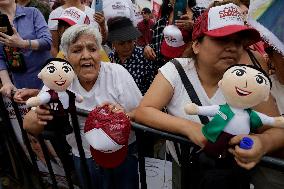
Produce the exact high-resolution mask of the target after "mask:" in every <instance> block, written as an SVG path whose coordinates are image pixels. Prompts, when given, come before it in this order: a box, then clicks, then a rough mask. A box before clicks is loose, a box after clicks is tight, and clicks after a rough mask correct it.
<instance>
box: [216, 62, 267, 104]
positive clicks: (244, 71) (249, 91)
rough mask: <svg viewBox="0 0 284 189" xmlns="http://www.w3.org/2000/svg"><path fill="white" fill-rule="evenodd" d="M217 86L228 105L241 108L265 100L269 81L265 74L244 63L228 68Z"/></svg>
mask: <svg viewBox="0 0 284 189" xmlns="http://www.w3.org/2000/svg"><path fill="white" fill-rule="evenodd" d="M219 87H220V89H221V90H222V93H223V95H224V97H225V99H226V102H227V103H228V104H229V105H231V106H232V107H235V108H242V109H246V108H251V107H253V106H256V105H257V104H259V103H261V102H263V101H266V100H267V99H268V97H269V93H270V81H269V79H268V78H267V76H266V75H265V74H264V73H263V72H261V71H259V70H257V69H254V68H252V67H248V66H246V65H236V66H233V67H231V68H229V69H228V70H227V71H226V72H225V73H224V75H223V78H222V79H221V80H220V81H219Z"/></svg>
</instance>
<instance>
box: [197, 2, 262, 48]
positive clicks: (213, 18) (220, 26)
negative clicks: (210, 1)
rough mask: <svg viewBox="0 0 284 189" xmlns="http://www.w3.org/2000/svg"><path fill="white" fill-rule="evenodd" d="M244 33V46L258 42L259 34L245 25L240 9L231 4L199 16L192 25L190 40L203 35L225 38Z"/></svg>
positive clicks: (212, 9)
mask: <svg viewBox="0 0 284 189" xmlns="http://www.w3.org/2000/svg"><path fill="white" fill-rule="evenodd" d="M238 32H244V33H245V36H246V39H247V41H246V46H249V45H252V44H254V43H256V42H258V41H260V39H261V38H260V34H259V32H258V31H257V30H256V29H254V28H251V27H249V26H247V25H245V22H244V18H243V15H242V13H241V11H240V8H239V7H238V6H237V5H235V4H233V3H229V4H225V5H221V6H216V7H211V8H210V9H209V10H207V11H205V12H204V13H203V14H201V15H200V16H199V17H198V19H197V20H196V21H195V23H194V25H193V31H192V40H193V41H194V40H196V39H198V38H199V37H202V36H204V35H207V36H210V37H216V38H218V37H225V36H228V35H231V34H234V33H238Z"/></svg>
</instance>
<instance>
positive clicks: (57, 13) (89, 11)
mask: <svg viewBox="0 0 284 189" xmlns="http://www.w3.org/2000/svg"><path fill="white" fill-rule="evenodd" d="M63 11H64V9H63V8H62V6H60V7H58V8H56V9H54V10H53V11H52V12H51V13H50V15H49V18H48V28H49V30H57V26H58V20H51V19H53V18H58V17H60V15H61V14H62V12H63ZM84 12H85V13H86V15H87V16H88V17H89V19H90V24H94V25H95V26H96V27H98V23H97V22H96V21H95V19H94V14H95V11H94V10H93V9H91V8H90V7H88V6H85V10H84Z"/></svg>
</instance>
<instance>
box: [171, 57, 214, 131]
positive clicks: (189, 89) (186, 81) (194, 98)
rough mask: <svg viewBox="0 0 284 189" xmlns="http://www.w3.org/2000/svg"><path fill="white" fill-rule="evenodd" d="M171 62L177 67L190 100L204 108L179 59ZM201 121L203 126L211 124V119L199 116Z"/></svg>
mask: <svg viewBox="0 0 284 189" xmlns="http://www.w3.org/2000/svg"><path fill="white" fill-rule="evenodd" d="M171 62H172V63H173V64H174V65H175V67H176V69H177V71H178V73H179V76H180V78H181V81H182V83H183V85H184V88H185V89H186V91H187V94H188V96H189V98H190V99H191V101H192V102H193V103H195V104H197V105H198V106H202V104H201V102H200V100H199V98H198V96H197V94H196V92H195V90H194V88H193V86H192V84H191V82H190V81H189V79H188V77H187V75H186V73H185V71H184V69H183V68H182V66H181V64H180V63H179V61H178V60H177V59H172V60H171ZM198 117H199V119H200V121H201V123H202V124H204V125H205V124H207V123H208V122H209V119H208V117H207V116H202V115H198Z"/></svg>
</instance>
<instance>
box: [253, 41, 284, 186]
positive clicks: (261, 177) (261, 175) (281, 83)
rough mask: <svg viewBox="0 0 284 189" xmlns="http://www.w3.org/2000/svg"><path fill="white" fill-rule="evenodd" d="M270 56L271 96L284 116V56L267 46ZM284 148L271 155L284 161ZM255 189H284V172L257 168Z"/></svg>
mask: <svg viewBox="0 0 284 189" xmlns="http://www.w3.org/2000/svg"><path fill="white" fill-rule="evenodd" d="M265 51H266V53H267V54H268V56H269V61H268V64H269V68H270V73H271V75H270V79H271V81H272V88H271V94H272V96H273V97H274V99H275V102H276V104H277V107H278V110H279V112H280V114H281V115H282V116H284V98H283V95H284V55H282V54H281V53H280V52H278V51H277V50H275V49H274V48H273V47H272V46H269V45H266V48H265ZM283 149H284V147H283V148H281V149H280V150H278V151H276V152H274V153H272V154H269V155H270V156H272V157H276V158H281V159H284V151H283ZM252 184H253V185H254V189H266V188H269V189H281V188H284V172H283V171H281V170H277V169H272V168H270V167H266V166H261V165H259V166H256V168H255V169H254V170H253V172H252Z"/></svg>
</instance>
